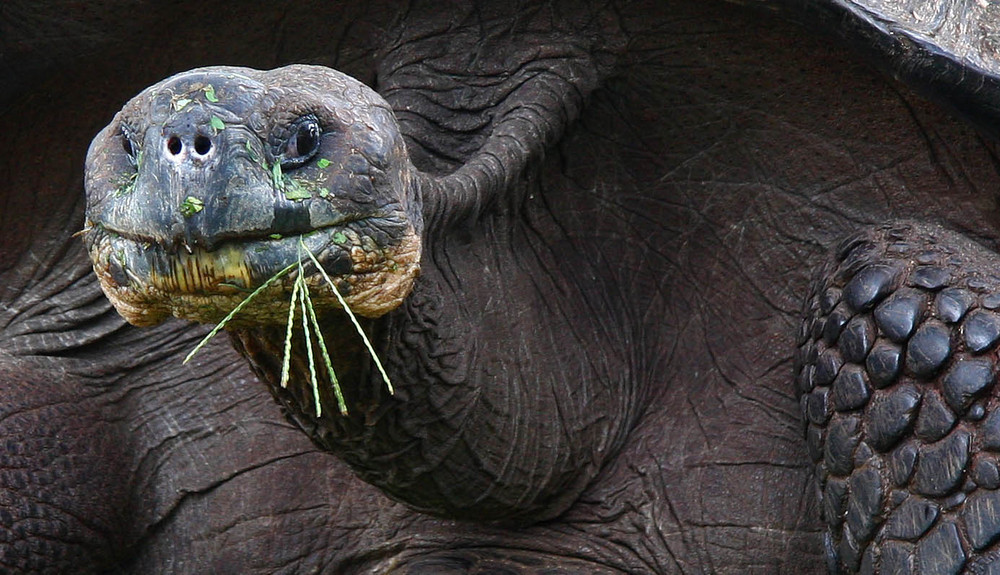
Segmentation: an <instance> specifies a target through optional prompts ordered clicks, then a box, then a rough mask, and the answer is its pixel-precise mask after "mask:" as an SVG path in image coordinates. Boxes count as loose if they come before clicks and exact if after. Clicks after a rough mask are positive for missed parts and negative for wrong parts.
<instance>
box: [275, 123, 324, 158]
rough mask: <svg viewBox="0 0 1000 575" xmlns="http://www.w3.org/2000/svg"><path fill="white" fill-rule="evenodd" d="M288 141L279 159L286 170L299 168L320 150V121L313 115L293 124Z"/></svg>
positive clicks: (289, 130)
mask: <svg viewBox="0 0 1000 575" xmlns="http://www.w3.org/2000/svg"><path fill="white" fill-rule="evenodd" d="M288 133H289V136H288V139H287V140H285V143H284V145H283V146H282V148H281V153H280V154H279V156H278V157H279V158H280V161H281V167H282V168H283V169H285V170H288V169H292V168H297V167H299V166H301V165H303V164H305V163H306V162H308V161H309V160H310V159H311V158H312V157H313V156H314V155H316V151H317V150H319V142H320V128H319V121H318V120H317V119H316V116H313V115H312V114H310V115H308V116H302V117H301V118H299V119H297V120H295V121H294V122H292V124H291V125H290V126H289V129H288Z"/></svg>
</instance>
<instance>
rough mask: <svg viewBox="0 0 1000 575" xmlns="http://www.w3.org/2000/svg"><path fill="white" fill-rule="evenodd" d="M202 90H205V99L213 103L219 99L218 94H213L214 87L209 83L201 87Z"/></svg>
mask: <svg viewBox="0 0 1000 575" xmlns="http://www.w3.org/2000/svg"><path fill="white" fill-rule="evenodd" d="M202 91H203V92H205V99H206V100H208V101H209V102H212V103H213V104H214V103H215V102H218V101H219V98H218V96H216V95H215V88H214V87H213V86H212V85H211V84H209V85H207V86H205V87H204V88H202Z"/></svg>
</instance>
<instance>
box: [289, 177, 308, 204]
mask: <svg viewBox="0 0 1000 575" xmlns="http://www.w3.org/2000/svg"><path fill="white" fill-rule="evenodd" d="M284 180H285V185H284V194H285V198H286V199H289V200H308V199H309V198H311V197H312V194H310V193H309V190H307V189H305V188H304V187H302V185H301V184H299V183H298V182H297V181H295V180H293V179H291V178H288V177H286V178H284Z"/></svg>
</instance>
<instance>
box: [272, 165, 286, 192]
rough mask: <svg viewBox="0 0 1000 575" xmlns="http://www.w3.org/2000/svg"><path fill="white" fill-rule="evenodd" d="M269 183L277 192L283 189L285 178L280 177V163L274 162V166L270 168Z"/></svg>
mask: <svg viewBox="0 0 1000 575" xmlns="http://www.w3.org/2000/svg"><path fill="white" fill-rule="evenodd" d="M271 183H273V184H274V187H275V188H277V189H279V190H284V189H285V178H283V177H281V163H280V162H275V163H274V165H273V166H271Z"/></svg>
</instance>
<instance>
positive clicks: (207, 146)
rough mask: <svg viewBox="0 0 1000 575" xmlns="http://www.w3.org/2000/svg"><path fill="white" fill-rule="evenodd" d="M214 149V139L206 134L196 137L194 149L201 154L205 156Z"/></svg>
mask: <svg viewBox="0 0 1000 575" xmlns="http://www.w3.org/2000/svg"><path fill="white" fill-rule="evenodd" d="M211 149H212V140H210V139H208V137H206V136H197V137H196V138H195V139H194V151H195V153H197V154H198V155H200V156H204V155H205V154H207V153H208V152H209V151H211Z"/></svg>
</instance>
